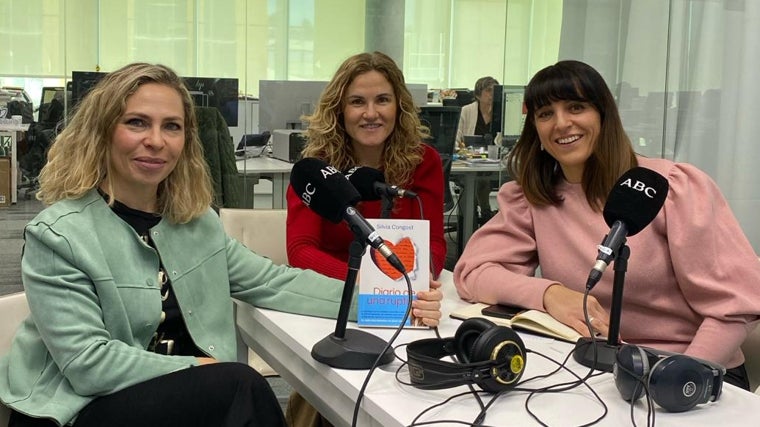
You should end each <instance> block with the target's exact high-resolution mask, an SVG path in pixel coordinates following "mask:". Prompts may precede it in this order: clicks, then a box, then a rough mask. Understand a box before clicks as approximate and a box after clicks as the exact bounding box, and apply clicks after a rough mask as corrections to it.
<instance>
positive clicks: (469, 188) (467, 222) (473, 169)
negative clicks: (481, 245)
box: [451, 161, 506, 255]
mask: <svg viewBox="0 0 760 427" xmlns="http://www.w3.org/2000/svg"><path fill="white" fill-rule="evenodd" d="M478 172H489V173H491V174H493V175H494V176H497V177H499V182H503V180H502V179H501V178H502V177H503V175H506V169H505V168H504V166H503V165H502V164H500V163H499V164H496V165H489V166H470V165H468V164H467V163H465V162H462V161H455V162H453V163H452V164H451V177H459V178H460V181H461V184H462V193H463V194H464V197H463V200H462V201H461V202H462V204H461V205H460V206H461V207H462V208H461V209H460V210H459V212H461V214H462V221H463V224H462V225H463V228H464V229H463V230H462V232H461V233H460V234H459V235H460V236H461V237H460V239H461V240H462V241H461V242H460V243H459V247H460V248H464V245H465V244H467V241H468V240H470V236H472V233H473V232H475V225H476V218H475V216H476V215H475V192H476V191H477V179H478V178H480V179H484V177H482V176H480V177H478V176H477V175H478ZM485 179H490V178H485ZM457 255H461V250H460V253H459V254H457Z"/></svg>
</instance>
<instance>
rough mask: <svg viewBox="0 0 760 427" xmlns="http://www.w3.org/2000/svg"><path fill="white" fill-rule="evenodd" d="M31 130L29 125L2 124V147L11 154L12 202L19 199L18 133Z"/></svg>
mask: <svg viewBox="0 0 760 427" xmlns="http://www.w3.org/2000/svg"><path fill="white" fill-rule="evenodd" d="M27 130H29V125H28V124H25V125H16V124H14V125H6V124H2V125H0V147H3V148H5V147H7V150H10V154H11V204H14V203H16V201H17V199H18V134H19V133H21V132H26V131H27Z"/></svg>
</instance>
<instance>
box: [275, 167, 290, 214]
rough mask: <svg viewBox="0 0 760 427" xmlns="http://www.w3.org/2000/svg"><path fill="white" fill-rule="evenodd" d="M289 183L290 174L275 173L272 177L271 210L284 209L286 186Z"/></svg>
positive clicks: (285, 205)
mask: <svg viewBox="0 0 760 427" xmlns="http://www.w3.org/2000/svg"><path fill="white" fill-rule="evenodd" d="M289 183H290V173H289V172H283V173H275V174H273V175H272V209H286V207H287V201H286V200H285V195H286V194H287V193H286V192H287V190H288V184H289Z"/></svg>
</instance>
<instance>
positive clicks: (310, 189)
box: [301, 166, 340, 206]
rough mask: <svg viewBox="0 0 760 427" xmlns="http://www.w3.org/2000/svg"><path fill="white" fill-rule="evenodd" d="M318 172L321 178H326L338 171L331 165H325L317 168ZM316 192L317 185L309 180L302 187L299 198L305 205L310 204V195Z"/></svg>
mask: <svg viewBox="0 0 760 427" xmlns="http://www.w3.org/2000/svg"><path fill="white" fill-rule="evenodd" d="M319 172H320V173H321V174H322V178H323V179H327V178H328V177H329V176H331V175H335V174H336V173H340V171H339V170H338V169H336V168H335V167H333V166H326V167H324V168H322V169H320V170H319ZM316 192H317V187H316V186H315V185H314V184H312V183H311V182H307V183H306V186H305V187H304V191H303V193H301V200H302V201H303V203H304V204H305V205H306V206H310V205H311V197H312V196H313V195H314V193H316Z"/></svg>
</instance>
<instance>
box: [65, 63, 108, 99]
mask: <svg viewBox="0 0 760 427" xmlns="http://www.w3.org/2000/svg"><path fill="white" fill-rule="evenodd" d="M106 74H108V73H103V72H99V71H72V72H71V105H72V106H75V107H76V105H77V104H79V101H81V100H82V98H84V96H85V95H87V92H89V91H90V89H92V88H93V87H94V86H95V84H97V83H98V82H99V81H100V79H102V78H103V77H105V75H106Z"/></svg>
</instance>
